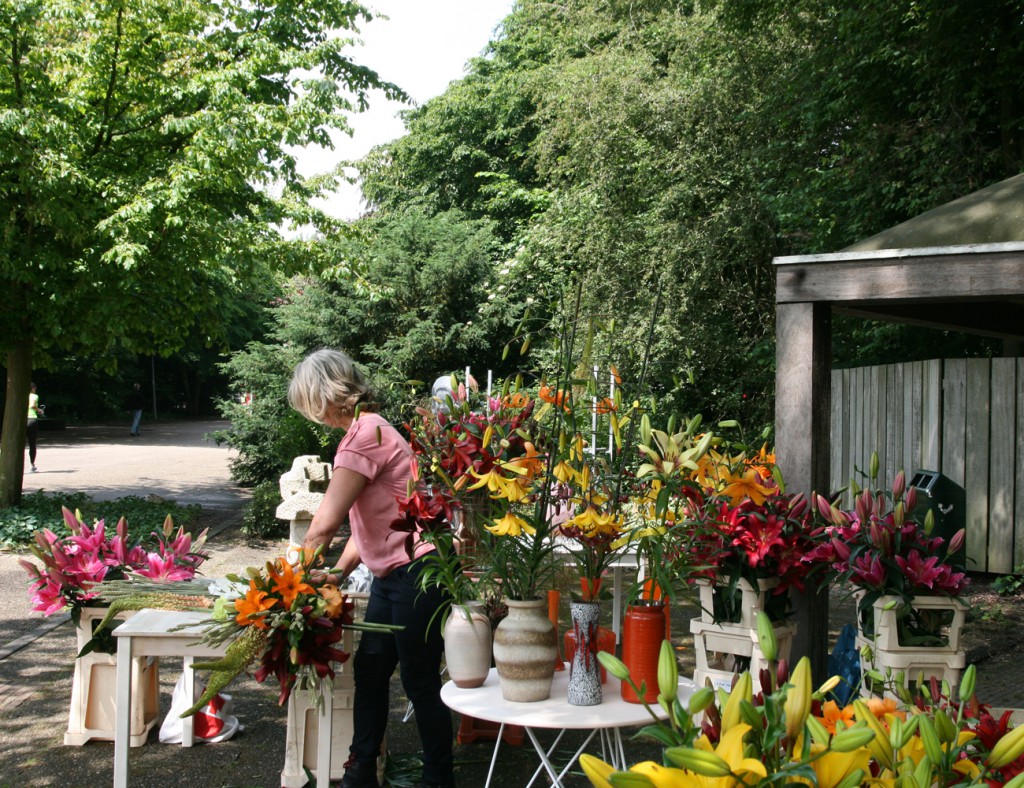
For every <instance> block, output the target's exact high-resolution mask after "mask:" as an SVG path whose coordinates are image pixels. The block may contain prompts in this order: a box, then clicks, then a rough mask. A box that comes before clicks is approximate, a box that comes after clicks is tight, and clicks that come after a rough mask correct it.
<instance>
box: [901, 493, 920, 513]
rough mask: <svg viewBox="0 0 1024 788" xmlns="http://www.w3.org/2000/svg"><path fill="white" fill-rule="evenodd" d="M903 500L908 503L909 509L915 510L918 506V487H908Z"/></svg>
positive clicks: (909, 510) (910, 510)
mask: <svg viewBox="0 0 1024 788" xmlns="http://www.w3.org/2000/svg"><path fill="white" fill-rule="evenodd" d="M903 502H904V503H905V504H906V505H907V511H908V512H912V511H914V507H916V506H917V488H916V487H910V488H908V489H907V494H906V495H904V496H903Z"/></svg>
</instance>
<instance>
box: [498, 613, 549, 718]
mask: <svg viewBox="0 0 1024 788" xmlns="http://www.w3.org/2000/svg"><path fill="white" fill-rule="evenodd" d="M505 604H506V605H507V606H508V615H507V616H505V618H503V619H502V620H501V623H500V624H498V628H497V629H496V630H495V631H494V664H495V665H496V666H497V668H498V678H499V681H500V683H501V696H502V697H503V698H504V699H505V700H513V701H520V702H531V701H540V700H547V698H548V697H550V696H551V681H552V679H553V678H554V676H555V657H556V656H557V654H558V642H557V639H556V637H555V628H554V627H553V626H552V625H551V621H550V620H549V619H548V610H547V600H546V599H530V600H521V599H506V600H505Z"/></svg>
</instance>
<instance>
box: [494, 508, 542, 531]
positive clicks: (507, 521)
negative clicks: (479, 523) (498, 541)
mask: <svg viewBox="0 0 1024 788" xmlns="http://www.w3.org/2000/svg"><path fill="white" fill-rule="evenodd" d="M484 527H485V528H486V529H487V530H488V531H490V532H491V533H492V534H494V535H495V536H519V535H520V534H522V533H523V532H524V531H525V532H526V533H528V534H530V535H531V536H532V535H533V534H535V533H537V529H536V528H534V527H533V526H532V525H530V524H529V523H528V522H526V520H524V519H523V518H522V517H517V516H516V515H514V514H512V512H505V516H504V517H502V518H501V519H500V520H497V521H496V522H495V523H494V524H493V525H486V526H484Z"/></svg>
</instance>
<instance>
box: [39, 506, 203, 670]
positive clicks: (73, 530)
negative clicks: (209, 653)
mask: <svg viewBox="0 0 1024 788" xmlns="http://www.w3.org/2000/svg"><path fill="white" fill-rule="evenodd" d="M62 511H63V515H64V525H65V526H66V527H67V530H68V534H67V535H66V536H59V535H58V534H56V533H54V532H53V531H51V530H50V529H49V528H44V529H42V530H41V531H38V532H37V533H36V534H35V544H33V545H32V546H31V547H30V549H31V551H32V554H33V555H34V556H35V557H36V558H37V559H39V561H41V562H42V566H40V565H39V564H36V563H33V562H32V561H29V560H26V559H24V558H23V559H19V562H20V563H21V565H22V567H24V569H25V571H26V572H28V574H29V576H30V577H31V580H30V581H29V593H30V594H31V596H32V603H33V607H32V609H33V610H37V611H39V612H41V613H43V615H46V616H50V615H53V614H54V613H59V612H61V611H62V610H64V609H68V610H70V612H71V617H72V620H73V621H74V622H75V624H76V626H77V625H78V624H79V618H80V616H81V611H82V609H83V608H84V607H86V606H89V605H95V604H97V603H98V601H97V602H93V601H92V600H94V599H95V598H96V597H97V596H98V591H99V589H98V588H97V586H98V585H99V584H100V583H102V582H103V581H104V580H120V579H125V578H130V577H136V578H147V579H149V580H152V581H155V582H172V581H176V580H190V579H191V578H192V577H194V576H195V574H196V570H198V568H199V566H200V564H202V562H203V561H204V560H206V558H207V556H208V553H206V552H204V551H203V545H204V543H205V542H206V532H205V531H204V532H203V533H202V534H200V535H199V537H198V538H196V539H195V540H193V539H192V536H191V534H189V533H187V532H186V531H185V529H184V528H180V527H179V528H178V530H177V531H175V530H174V522H173V521H172V520H171V517H170V516H168V517H167V519H166V520H165V521H164V524H163V527H162V528H161V529H160V530H158V531H154V532H153V533H152V534H151V535H150V538H149V539H146V540H132V539H131V538H130V537H129V535H128V524H127V522H126V521H125V519H124V518H123V517H122V518H121V519H120V520H119V521H118V523H117V525H116V526H115V528H114V532H113V533H112V534H111V533H109V532H108V531H107V529H106V526H105V524H104V521H103V520H98V521H97V522H96V523H95V524H94V525H93V526H91V527H90V526H89V525H88V524H86V523H85V522H83V521H82V517H81V514H80V513H79V512H72V511H71V510H70V509H68V508H67V507H62ZM109 641H110V638H109V633H108V636H107V639H106V641H105V642H102V643H93V644H92V645H91V647H90V650H98V651H107V652H108V653H113V645H114V644H113V642H109Z"/></svg>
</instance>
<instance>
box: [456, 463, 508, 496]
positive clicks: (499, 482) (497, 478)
mask: <svg viewBox="0 0 1024 788" xmlns="http://www.w3.org/2000/svg"><path fill="white" fill-rule="evenodd" d="M470 474H472V475H473V477H474V478H476V479H477V482H476V483H475V484H471V485H469V487H467V488H466V489H467V490H479V489H480V488H481V487H486V488H487V490H488V492H492V493H501V492H502V490H503V489H504V486H505V484H506V483H507V480H506V479H505V477H504V476H502V475H501V471H500V470H499V469H498V468H497V466H495V467H493V468H491V469H490V470H489V471H487V473H482V474H481V473H477V472H476V471H470Z"/></svg>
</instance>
